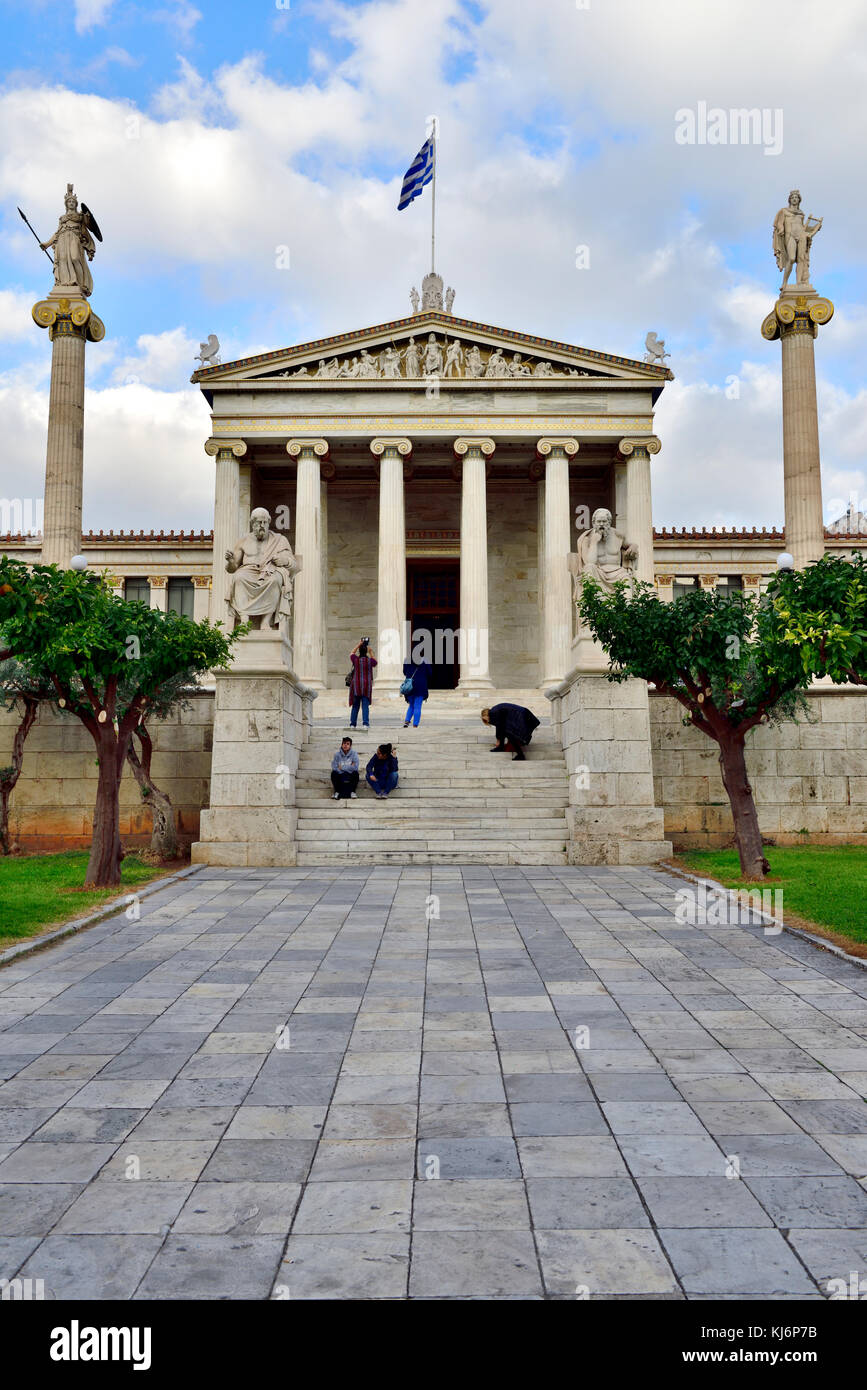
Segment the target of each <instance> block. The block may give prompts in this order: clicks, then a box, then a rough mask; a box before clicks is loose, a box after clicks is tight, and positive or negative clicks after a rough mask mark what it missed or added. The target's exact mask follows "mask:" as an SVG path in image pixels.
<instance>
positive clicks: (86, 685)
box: [0, 556, 238, 732]
mask: <svg viewBox="0 0 867 1390" xmlns="http://www.w3.org/2000/svg"><path fill="white" fill-rule="evenodd" d="M0 628H2V631H3V640H4V645H5V650H4V651H3V652H0V655H3V656H7V657H8V656H9V655H10V654H11V655H12V656H14V657H15V658H16V659H17V661H18V662H19V663H21V664H22V665H23V666H24V667H25V668H26V669H27V671H28V672H29V673H30V674H31V675H32V676H33V677H34V678H35V679H37V680H38V681H40V682H41V683H42V684H44V685H45V686H48V685H50V687H51V688H52V689H53V691H54V694H55V696H56V697H57V700H58V703H60V704H61V705H62V707H63V708H66V709H68V710H69V711H70V713H72V714H76V715H78V716H79V718H81V719H82V720H83V721H84V722H85V723H86V724H87V725H88V727H91V725H92V724H93V722H94V720H95V719H99V717H100V714H101V713H102V712H103V711H105V714H104V715H103V721H104V719H105V718H108V719H110V720H112V721H118V722H119V724H120V725H121V726H122V727H127V728H131V727H133V726H134V724H135V723H137V722H138V720H139V719H140V718H142V717H143V716H144V715H145V714H148V715H150V714H151V713H154V714H159V713H162V712H164V710H165V708H166V707H167V701H170V700H172V699H176V698H177V696H178V691H179V688H180V685H181V683H182V682H183V681H186V682H187V683H189V682H190V680H191V679H192V678H193V677H194V676H195V675H196V674H197V673H199V672H203V671H206V670H209V669H211V668H214V667H221V666H225V665H226V664H227V662H228V659H229V655H230V650H231V645H232V643H233V641H234V640H235V638H236V637H237V636H238V633H234V634H231V635H228V636H227V635H226V634H225V633H224V632H223V631H222V629H221V626H220V624H219V623H218V624H217V625H216V626H214V627H212V626H211V625H210V623H208V622H202V623H194V622H191V621H190V620H189V619H188V618H183V617H181V616H180V615H179V614H177V613H173V612H168V613H163V612H161V611H160V610H158V609H154V608H150V607H148V606H147V605H146V604H144V603H127V602H126V600H124V599H121V598H118V597H117V596H116V595H114V594H113V593H112V592H111V591H110V590H109V589H108V588H107V587H106V585H105V583H104V582H103V580H102V579H101V578H100V577H99V576H98V575H95V574H91V573H89V572H87V571H84V572H77V571H73V570H61V569H59V568H58V567H57V566H56V565H35V566H34V567H33V568H32V569H29V568H28V567H27V566H26V565H25V564H23V562H21V561H20V560H16V559H13V558H11V557H9V556H0ZM92 732H93V730H92Z"/></svg>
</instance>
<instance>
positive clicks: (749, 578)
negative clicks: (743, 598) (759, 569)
mask: <svg viewBox="0 0 867 1390" xmlns="http://www.w3.org/2000/svg"><path fill="white" fill-rule="evenodd" d="M761 582H762V576H761V575H760V574H742V575H741V583H742V584H743V586H744V588H745V589H758V587H759V586H760V584H761Z"/></svg>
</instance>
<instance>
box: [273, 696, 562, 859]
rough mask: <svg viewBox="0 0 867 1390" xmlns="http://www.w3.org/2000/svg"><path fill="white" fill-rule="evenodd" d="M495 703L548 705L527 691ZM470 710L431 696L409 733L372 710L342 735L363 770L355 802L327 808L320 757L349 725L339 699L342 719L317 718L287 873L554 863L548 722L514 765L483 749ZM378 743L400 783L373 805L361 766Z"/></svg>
mask: <svg viewBox="0 0 867 1390" xmlns="http://www.w3.org/2000/svg"><path fill="white" fill-rule="evenodd" d="M325 693H326V695H328V696H331V695H332V694H333V692H325ZM499 700H510V701H512V702H513V703H522V704H526V705H527V706H528V707H529V708H534V709H535V712H536V714H537V715H539V716H541V715H542V714H543V713H544V712H545V707H546V706H547V701H546V700H545V699H544V696H542V697H540V696H539V692H538V691H534V692H523V691H522V692H518V691H509V692H508V693H506V692H502V691H498V692H496V693H495V694H493V695H492V696H491V698H490V701H489V702H490V703H491V704H494V703H496V702H497V701H499ZM328 703H329V704H331V705H332V707H333V708H334V707H336V708H337V709H340V705H339V704H335V702H333V701H329V702H328ZM322 704H323V705H326V702H325V701H322ZM481 704H482V702H481V701H479V700H477V699H476V700H473V701H469V700H467V699H466V698H465V697H462V696H459V695H458V693H457V692H455V691H449V692H444V693H441V692H435V693H434V694H432V696H431V698H430V699H429V700H428V701H427V702H426V705H425V710H424V713H423V715H422V722H421V724H420V726H419V728H418V729H412V728H410V729H404V728H403V712H404V711H405V708H406V707H405V705H404V703H403V701H400V704H399V705H398V703H397V701H389V700H380V701H378V702H377V703H376V704H375V705H374V706H373V708H372V710H371V721H372V722H371V728H370V731H369V732H365V731H364V730H363V729H362V728H361V727H360V726H359V728H358V729H357V730H355V732H354V733H353V734H352V737H353V740H354V746H355V748H356V751H357V752H358V755H359V761H360V763H361V766H362V781H361V784H360V786H359V790H358V798H357V800H355V801H352V800H350V801H333V800H332V799H331V780H330V770H331V758H332V756H333V754H334V752H335V751H336V749H337V748H338V746H339V744H340V739H341V738H342V737H343V734H344V732H347V730H346V726H347V725H348V722H349V720H348V707H347V706H346V703H345V696H344V703H343V711H344V712H343V714H342V715H340V714H328V715H326V716H325V717H324V718H322V717H317V719H316V722H315V723H314V725H313V728H312V730H311V735H310V739H309V742H308V743H307V744H306V745H305V747H304V748H303V750H302V753H301V760H300V764H299V768H298V774H297V796H296V801H297V805H298V830H297V840H298V864H299V865H305V864H307V865H319V864H321V865H336V864H565V863H566V852H565V846H566V839H567V827H566V805H567V801H568V783H567V772H566V763H565V759H564V757H563V751H562V749H561V747H560V746H559V744H558V743H557V742H556V740H555V737H554V734H553V731H552V729H551V726H550V722H549V721H548V722H546V720H543V723H542V725H541V726H540V727H539V728H538V729H537V730H536V733H535V735H534V737H533V741H532V743H531V745H530V747H529V748H528V750H527V760H526V762H523V763H521V762H513V761H512V758H511V755H510V754H509V753H496V754H494V753H490V752H489V751H488V750H489V749H490V747H491V745H492V743H493V733H492V731H491V730H489V729H487V728H486V727H485V726H484V725H483V724H482V722H481V720H480V718H479V709H480V708H481ZM320 714H321V709H320V700H317V701H316V715H317V716H320ZM385 742H390V743H392V744H394V745H395V746H396V750H397V756H398V760H399V764H400V782H399V785H398V786H397V788H396V789H395V791H394V792H392V794H391V796H390V797H389V798H388V800H387V801H381V800H378V799H377V798H376V797H375V796H374V795H373V793H372V792H371V790H370V788H369V787H367V785H366V784H365V783H364V780H363V768H364V765H365V764H366V763H367V760H368V759H369V758H370V756H371V754H372V753H373V752H374V750H375V748H376V747H377V745H378V744H379V743H385Z"/></svg>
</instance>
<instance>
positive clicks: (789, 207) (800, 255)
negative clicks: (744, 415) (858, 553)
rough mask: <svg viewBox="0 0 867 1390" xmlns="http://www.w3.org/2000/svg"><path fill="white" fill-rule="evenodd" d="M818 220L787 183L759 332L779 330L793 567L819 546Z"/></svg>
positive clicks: (828, 309) (829, 310) (825, 311)
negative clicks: (770, 296)
mask: <svg viewBox="0 0 867 1390" xmlns="http://www.w3.org/2000/svg"><path fill="white" fill-rule="evenodd" d="M821 226H822V218H821V217H816V218H814V217H811V216H805V215H804V213H803V212H802V211H801V195H800V193H799V192H798V190H797V189H793V190H792V192H791V193H790V194H789V200H788V203H787V204H786V206H785V207H784V208H780V211H779V212H778V213H777V215H776V217H775V218H774V233H773V246H774V255H775V257H776V261H777V266H778V268H779V269H780V270H781V271H782V272H783V283H782V286H781V288H780V294H779V298H778V299H777V302H776V304H775V305H774V307H773V309H772V310H771V312H770V313H769V314H768V315H767V317H766V318H765V320H764V322H763V323H762V337H763V338H765V339H766V340H767V341H768V342H774V341H775V340H776V339H777V338H779V340H780V347H781V350H782V359H783V491H784V500H785V516H786V550H787V551H788V552H789V553H790V554H791V555H792V557H793V559H794V561H795V568H796V569H803V568H804V566H805V565H808V564H810V562H811V561H813V560H818V559H820V558H821V556H822V555H823V554H824V551H825V524H824V517H823V514H822V469H821V462H820V456H819V411H818V406H817V403H816V362H815V354H814V348H813V343H814V341H815V339H816V337H817V335H818V332H819V328H820V326H821V325H822V324H825V323H828V321H829V320H830V319H831V317H832V315H833V313H834V305H833V304H832V303H831V301H830V299H823V298H822V297H821V295H819V294H817V292H816V290H815V289H814V288H813V286H812V284H811V283H810V251H811V249H812V244H813V238H814V237H815V236H816V233H817V232H818V231H819V230H820V228H821ZM793 273H794V277H795V282H794V284H791V283H790V280H791V277H792V274H793Z"/></svg>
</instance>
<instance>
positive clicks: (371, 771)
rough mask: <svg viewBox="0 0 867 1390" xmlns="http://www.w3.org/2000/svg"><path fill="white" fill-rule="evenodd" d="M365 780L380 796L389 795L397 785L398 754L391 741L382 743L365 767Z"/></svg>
mask: <svg viewBox="0 0 867 1390" xmlns="http://www.w3.org/2000/svg"><path fill="white" fill-rule="evenodd" d="M365 781H366V782H367V785H368V786H369V787H370V790H371V791H374V792H376V795H377V796H379V797H383V798H384V797H386V796H388V794H389V792H393V791H394V789H395V787H396V786H397V754H396V753H393V752H392V750H391V744H390V743H381V744H380V745H379V747H378V748H377V750H376V752H375V753H374V755H373V757H372V758H371V760H370V762H369V763H368V764H367V767H366V768H365Z"/></svg>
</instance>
